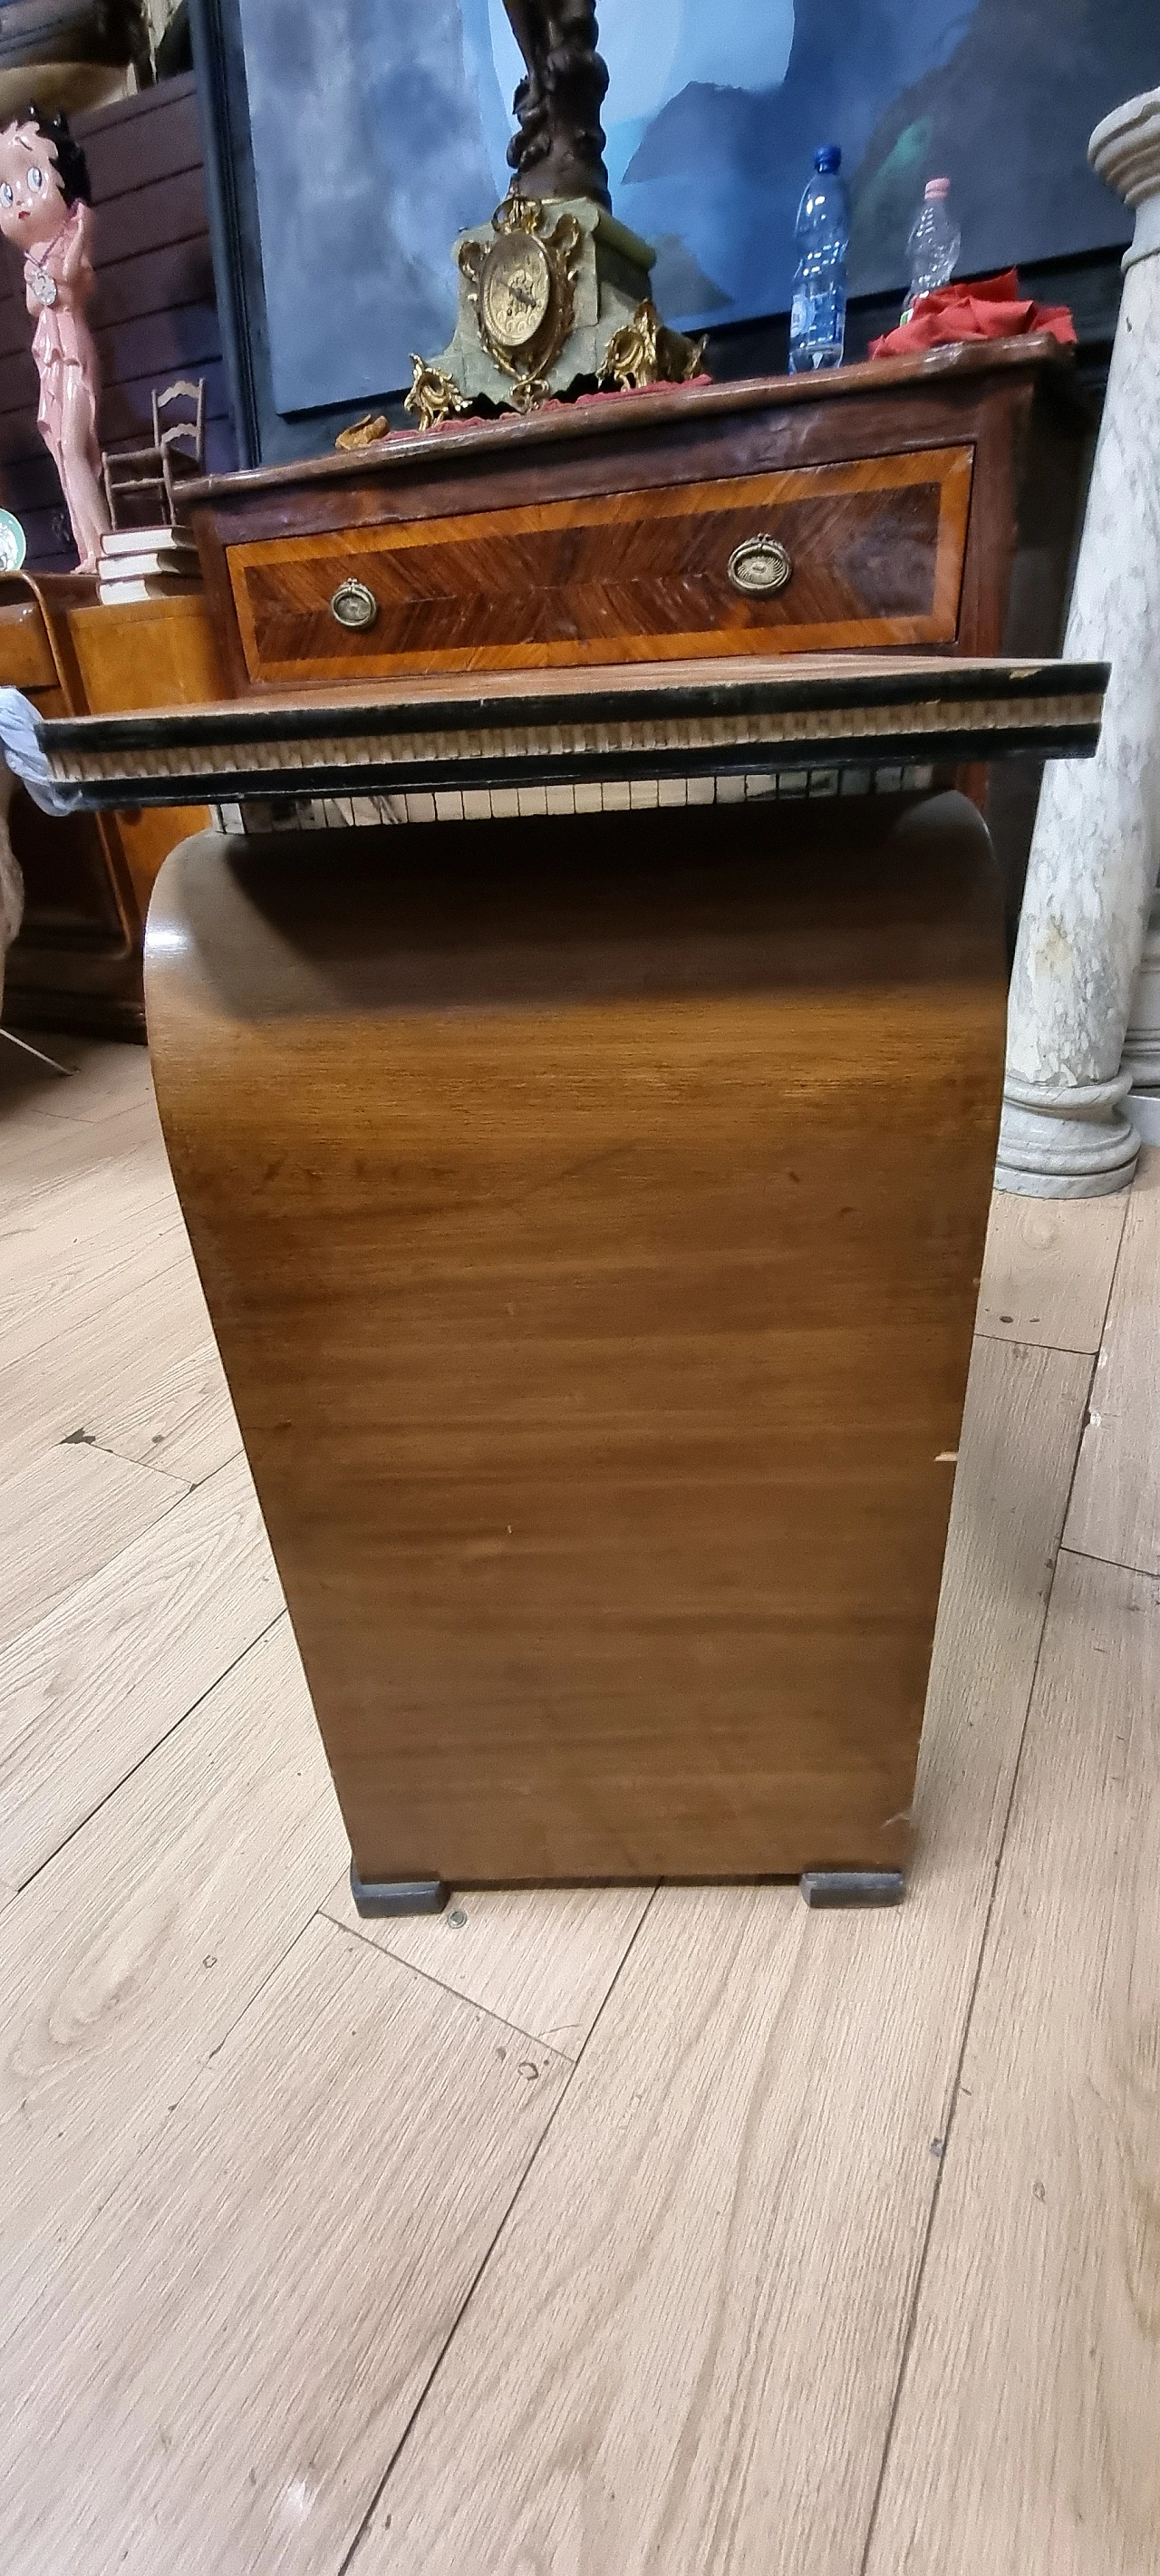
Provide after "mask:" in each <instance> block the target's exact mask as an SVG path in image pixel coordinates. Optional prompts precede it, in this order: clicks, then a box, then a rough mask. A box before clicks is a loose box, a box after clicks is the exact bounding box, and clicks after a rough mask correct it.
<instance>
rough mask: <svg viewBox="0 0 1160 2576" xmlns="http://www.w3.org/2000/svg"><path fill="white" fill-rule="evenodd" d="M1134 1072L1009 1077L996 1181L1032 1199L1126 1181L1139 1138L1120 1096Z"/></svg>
mask: <svg viewBox="0 0 1160 2576" xmlns="http://www.w3.org/2000/svg"><path fill="white" fill-rule="evenodd" d="M1131 1088H1132V1077H1131V1075H1130V1074H1127V1073H1118V1074H1117V1075H1116V1076H1115V1078H1114V1080H1113V1081H1111V1082H1082V1083H1034V1082H1020V1081H1019V1080H1018V1078H1017V1077H1013V1076H1012V1075H1011V1074H1008V1076H1007V1082H1006V1086H1005V1089H1004V1092H1003V1123H1002V1126H1001V1127H1000V1130H999V1159H998V1162H997V1163H996V1166H995V1187H996V1189H997V1190H1009V1191H1013V1192H1014V1193H1016V1194H1017V1195H1018V1196H1020V1197H1022V1198H1029V1199H1102V1198H1108V1197H1110V1196H1111V1194H1112V1192H1113V1191H1114V1190H1126V1189H1128V1188H1130V1186H1131V1182H1132V1178H1133V1175H1134V1173H1135V1169H1136V1158H1137V1156H1138V1154H1139V1151H1140V1139H1139V1136H1138V1135H1137V1133H1136V1130H1135V1128H1134V1127H1133V1125H1132V1122H1131V1119H1130V1118H1127V1117H1126V1116H1125V1114H1124V1110H1123V1107H1122V1103H1123V1102H1124V1101H1125V1100H1126V1099H1127V1096H1128V1093H1129V1092H1130V1091H1131Z"/></svg>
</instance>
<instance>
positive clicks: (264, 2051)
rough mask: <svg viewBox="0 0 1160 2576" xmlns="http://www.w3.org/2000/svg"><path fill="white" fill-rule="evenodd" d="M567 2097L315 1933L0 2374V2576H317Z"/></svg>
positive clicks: (134, 2176)
mask: <svg viewBox="0 0 1160 2576" xmlns="http://www.w3.org/2000/svg"><path fill="white" fill-rule="evenodd" d="M288 2032H293V2034H294V2045H293V2046H292V2047H288V2046H287V2033H288ZM567 2071H568V2070H567V2067H566V2065H565V2063H564V2061H563V2060H561V2059H558V2058H554V2057H552V2056H551V2055H550V2053H548V2052H545V2051H543V2050H536V2051H535V2053H534V2054H532V2053H531V2052H530V2050H525V2051H524V2052H523V2053H522V2055H517V2052H516V2051H515V2050H514V2049H512V2048H511V2047H510V2046H508V2045H507V2042H506V2039H505V2035H504V2032H503V2027H502V2025H501V2024H497V2023H495V2022H493V2021H490V2020H489V2019H488V2018H487V2016H486V2015H485V2014H483V2013H480V2012H478V2011H476V2010H474V2009H473V2008H472V2007H471V2006H470V2005H468V2004H465V2003H461V2002H460V2001H459V2000H458V1998H456V1997H454V1996H452V1995H449V1994H446V1993H445V1992H443V1991H442V1990H441V1989H440V1988H439V1987H437V1986H435V1985H433V1984H432V1983H431V1982H430V1981H429V1980H428V1979H426V1978H423V1977H416V1976H414V1975H412V1974H411V1972H410V1970H409V1969H406V1968H404V1967H402V1966H401V1965H400V1964H399V1963H398V1962H397V1961H395V1960H392V1959H388V1958H386V1957H384V1956H383V1954H382V1953H381V1952H379V1951H377V1950H374V1949H372V1948H371V1946H370V1945H369V1943H367V1942H365V1941H357V1940H352V1939H351V1938H350V1937H349V1936H348V1935H347V1934H346V1933H344V1932H341V1931H339V1930H338V1929H337V1928H336V1926H335V1925H334V1924H332V1923H328V1922H326V1921H324V1920H323V1919H322V1918H321V1917H319V1918H316V1920H315V1921H314V1922H313V1923H312V1924H311V1925H309V1926H308V1928H307V1930H306V1931H305V1933H304V1934H303V1936H302V1938H301V1940H300V1941H299V1942H298V1943H297V1944H296V1946H295V1948H294V1949H293V1950H292V1951H291V1953H290V1955H289V1957H288V1958H287V1960H286V1961H285V1963H284V1964H283V1966H282V1967H281V1968H280V1969H279V1970H278V1971H277V1972H276V1974H275V1975H274V1976H273V1977H272V1978H271V1979H270V1980H269V1982H268V1983H267V1985H266V1986H265V1987H264V1988H263V1990H262V1992H261V1994H260V1995H259V1996H258V1998H257V2000H256V2002H255V2004H254V2005H253V2007H252V2009H251V2011H250V2012H249V2013H248V2014H247V2015H246V2016H245V2018H244V2020H243V2021H242V2022H240V2023H239V2024H238V2025H237V2026H236V2027H235V2029H234V2030H233V2031H232V2032H231V2034H230V2036H229V2037H228V2038H227V2040H226V2041H225V2043H224V2045H223V2047H222V2049H221V2051H220V2053H219V2055H218V2056H217V2057H216V2058H215V2060H214V2062H213V2064H212V2066H211V2067H210V2068H208V2069H207V2070H206V2071H205V2073H204V2074H203V2075H202V2076H200V2077H199V2078H198V2079H197V2082H196V2083H195V2085H194V2086H193V2087H192V2089H191V2091H190V2093H189V2094H188V2095H187V2097H186V2100H185V2102H184V2103H183V2104H182V2105H181V2107H180V2109H179V2110H178V2111H177V2112H176V2113H175V2114H174V2116H173V2117H172V2118H171V2119H170V2120H169V2121H168V2123H167V2125H166V2127H165V2129H164V2131H163V2132H162V2135H161V2137H160V2140H159V2141H158V2144H157V2146H156V2148H155V2149H154V2150H152V2151H151V2152H150V2154H149V2155H148V2157H145V2158H142V2159H140V2160H139V2162H138V2164H137V2166H135V2167H134V2169H133V2170H132V2171H131V2173H130V2174H129V2175H128V2176H127V2177H126V2180H125V2182H124V2184H123V2185H122V2187H121V2189H120V2191H119V2192H118V2193H117V2194H116V2195H115V2197H114V2199H113V2201H112V2202H111V2203H110V2204H109V2205H108V2207H107V2208H106V2209H105V2210H104V2211H103V2212H102V2214H101V2215H100V2217H98V2219H97V2220H96V2221H95V2222H94V2224H93V2225H92V2227H90V2229H89V2230H88V2232H87V2234H86V2235H85V2237H84V2238H83V2239H82V2241H81V2244H80V2246H79V2248H78V2251H77V2259H76V2261H75V2263H74V2265H73V2266H72V2268H71V2272H70V2277H69V2282H68V2292H67V2309H65V2310H63V2311H62V2306H61V2303H60V2300H59V2298H58V2296H57V2295H55V2294H54V2295H51V2296H47V2297H46V2298H45V2299H44V2300H42V2301H41V2302H40V2303H38V2305H37V2307H36V2308H35V2309H34V2310H32V2311H31V2312H30V2313H29V2314H28V2315H27V2316H26V2317H25V2319H24V2321H23V2325H22V2329H21V2332H20V2334H19V2335H18V2336H17V2337H15V2338H14V2339H13V2341H12V2342H11V2343H10V2344H9V2346H8V2347H7V2350H6V2352H5V2353H4V2355H3V2357H2V2358H0V2395H2V2402H0V2423H3V2424H4V2427H5V2430H4V2434H3V2437H2V2438H3V2443H4V2450H5V2453H6V2466H7V2474H6V2476H5V2478H4V2480H3V2483H2V2485H0V2564H2V2565H3V2567H4V2570H5V2576H44V2571H45V2570H46V2569H47V2568H51V2569H53V2570H54V2571H55V2570H60V2571H62V2576H63V2571H64V2570H65V2569H67V2570H68V2571H69V2576H109V2571H110V2570H112V2569H116V2570H117V2576H195V2571H204V2576H209V2571H210V2570H215V2571H217V2570H220V2571H222V2576H225V2571H227V2570H228V2571H229V2576H337V2571H338V2569H339V2567H340V2565H341V2564H342V2562H343V2558H344V2553H345V2551H346V2550H347V2548H348V2547H349V2545H350V2543H351V2542H352V2541H353V2540H354V2538H355V2536H356V2534H357V2532H358V2528H359V2524H360V2521H361V2519H362V2517H363V2515H364V2513H365V2510H366V2508H367V2506H368V2504H369V2502H370V2500H371V2498H372V2496H373V2494H374V2490H375V2486H376V2483H377V2481H378V2478H379V2476H380V2475H381V2471H382V2466H383V2463H384V2461H385V2460H387V2459H389V2457H390V2454H391V2450H392V2448H393V2446H394V2444H395V2443H396V2442H397V2441H398V2439H399V2437H400V2435H401V2434H402V2432H403V2430H404V2428H405V2426H406V2423H407V2421H408V2418H409V2415H410V2413H411V2411H412V2409H413V2408H414V2406H415V2404H416V2402H417V2400H418V2398H419V2396H420V2394H421V2392H422V2389H423V2386H424V2384H425V2381H426V2379H427V2377H428V2375H429V2373H430V2371H431V2369H432V2366H433V2364H434V2362H435V2360H436V2358H437V2355H438V2353H439V2350H440V2347H441V2344H442V2343H443V2341H444V2339H445V2337H446V2335H447V2333H448V2331H449V2329H450V2327H451V2324H452V2322H453V2320H454V2318H455V2316H456V2314H457V2312H458V2310H459V2308H460V2306H461V2305H462V2302H463V2300H464V2299H465V2297H466V2295H467V2293H468V2290H469V2289H470V2287H471V2283H472V2280H473V2278H474V2276H475V2274H476V2272H477V2270H478V2267H479V2265H480V2263H481V2261H482V2260H483V2257H484V2255H485V2254H486V2252H487V2248H488V2245H489V2243H490V2242H491V2239H492V2237H493V2236H494V2233H495V2230H496V2228H497V2226H498V2225H499V2224H500V2221H501V2219H502V2217H503V2214H504V2211H505V2210H506V2208H507V2207H508V2205H509V2203H510V2201H511V2198H512V2195H513V2193H514V2191H515V2189H516V2187H517V2185H518V2182H519V2179H520V2176H521V2174H522V2173H523V2171H524V2169H525V2167H526V2166H527V2164H528V2162H529V2159H530V2158H531V2156H532V2155H533V2153H534V2151H535V2148H536V2146H537V2144H538V2142H539V2140H540V2138H541V2137H542V2135H543V2132H544V2129H545V2126H546V2124H547V2121H548V2119H549V2118H550V2115H551V2112H552V2110H553V2108H554V2106H555V2104H556V2102H557V2101H558V2099H559V2094H560V2090H561V2087H562V2085H563V2083H564V2082H565V2080H566V2077H567ZM64 2327H67V2332H62V2328H64ZM30 2462H32V2463H36V2462H42V2463H43V2467H42V2469H41V2471H40V2473H39V2474H36V2473H30V2469H29V2463H30Z"/></svg>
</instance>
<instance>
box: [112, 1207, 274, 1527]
mask: <svg viewBox="0 0 1160 2576" xmlns="http://www.w3.org/2000/svg"><path fill="white" fill-rule="evenodd" d="M191 1268H192V1256H191ZM199 1294H200V1292H199ZM86 1430H87V1431H88V1433H89V1436H90V1437H91V1438H92V1439H93V1440H95V1441H96V1442H97V1444H98V1446H99V1447H100V1448H102V1449H109V1450H112V1451H114V1452H115V1453H116V1455H117V1456H118V1457H121V1458H135V1459H137V1460H138V1461H139V1463H140V1464H141V1465H142V1466H149V1467H162V1468H164V1469H165V1472H166V1474H167V1475H170V1476H176V1477H179V1478H180V1479H181V1480H182V1482H183V1483H185V1484H189V1485H200V1484H202V1483H203V1482H204V1480H205V1478H206V1477H207V1476H212V1475H214V1474H215V1473H216V1471H217V1469H218V1468H219V1467H224V1465H225V1464H226V1461H227V1459H229V1458H236V1457H237V1456H238V1453H239V1451H240V1449H241V1446H242V1435H241V1432H240V1431H239V1429H238V1423H237V1416H236V1414H235V1412H234V1408H233V1405H232V1404H231V1402H230V1391H229V1388H228V1386H227V1385H226V1378H225V1370H224V1369H223V1367H222V1364H221V1359H220V1356H219V1353H218V1347H217V1343H216V1342H215V1341H214V1340H213V1338H212V1336H210V1337H208V1338H207V1339H206V1340H204V1341H202V1342H199V1343H198V1344H197V1345H196V1347H195V1348H194V1349H193V1350H191V1351H189V1352H188V1353H187V1354H183V1356H182V1357H181V1358H180V1359H176V1360H174V1361H173V1362H172V1364H171V1366H170V1367H169V1368H168V1370H167V1371H166V1373H165V1375H164V1376H163V1377H161V1378H157V1377H151V1378H150V1379H149V1380H148V1382H147V1383H146V1384H145V1385H144V1386H143V1387H142V1388H141V1389H140V1391H137V1390H136V1389H129V1390H128V1391H126V1390H125V1389H124V1388H122V1389H121V1390H120V1392H119V1394H118V1395H117V1396H116V1397H115V1398H114V1399H113V1400H112V1401H111V1402H110V1404H109V1405H108V1407H107V1408H105V1407H104V1406H102V1405H100V1404H97V1405H96V1406H94V1407H90V1409H89V1418H88V1421H87V1422H86Z"/></svg>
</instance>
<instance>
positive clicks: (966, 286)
mask: <svg viewBox="0 0 1160 2576" xmlns="http://www.w3.org/2000/svg"><path fill="white" fill-rule="evenodd" d="M1027 331H1050V332H1051V335H1052V338H1053V339H1056V340H1061V341H1064V342H1067V341H1070V340H1074V338H1075V324H1074V322H1073V321H1072V318H1071V315H1070V313H1069V311H1068V309H1067V306H1066V304H1035V303H1033V302H1032V300H1031V297H1030V296H1021V295H1020V293H1019V276H1018V271H1017V270H1015V269H1013V268H1005V269H1004V270H1003V273H1002V275H1001V276H1000V277H976V278H974V279H972V280H971V281H969V282H968V281H966V280H964V281H963V282H962V283H961V284H955V285H951V286H940V287H938V288H936V290H935V293H934V294H933V295H920V296H919V299H918V302H917V304H916V305H915V308H914V311H913V313H912V314H911V317H910V320H909V322H900V324H899V326H898V329H897V331H886V332H884V334H883V336H882V338H881V339H880V340H872V341H871V343H870V356H871V357H872V358H905V357H909V356H910V354H911V353H912V351H914V350H916V349H937V348H940V347H941V346H942V345H943V344H944V343H945V342H948V341H953V340H1016V339H1021V338H1022V336H1023V334H1024V333H1025V332H1027Z"/></svg>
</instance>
